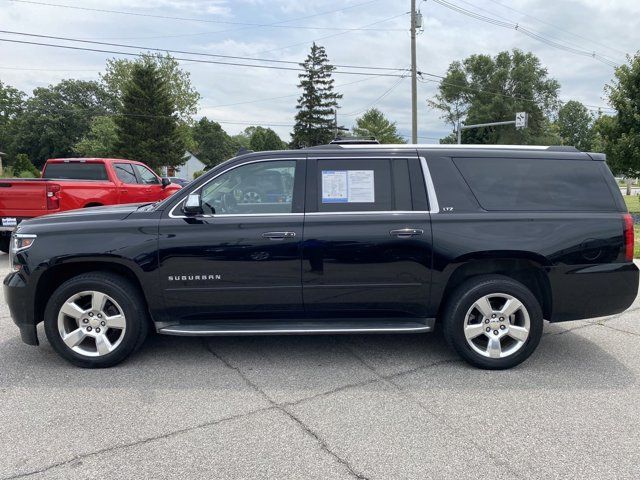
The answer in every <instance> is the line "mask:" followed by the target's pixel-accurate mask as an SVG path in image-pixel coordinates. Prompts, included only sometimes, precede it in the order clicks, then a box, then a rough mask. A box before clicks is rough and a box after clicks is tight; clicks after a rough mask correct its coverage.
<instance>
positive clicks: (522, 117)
mask: <svg viewBox="0 0 640 480" xmlns="http://www.w3.org/2000/svg"><path fill="white" fill-rule="evenodd" d="M528 124H529V114H528V113H527V112H518V113H516V128H526V127H527V125H528Z"/></svg>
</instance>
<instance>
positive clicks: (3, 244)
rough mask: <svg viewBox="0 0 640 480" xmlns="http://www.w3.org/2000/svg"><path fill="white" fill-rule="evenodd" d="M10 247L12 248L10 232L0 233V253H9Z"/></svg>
mask: <svg viewBox="0 0 640 480" xmlns="http://www.w3.org/2000/svg"><path fill="white" fill-rule="evenodd" d="M10 246H11V233H9V232H2V233H0V251H1V252H4V253H9V248H10Z"/></svg>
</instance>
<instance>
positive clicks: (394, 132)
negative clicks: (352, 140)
mask: <svg viewBox="0 0 640 480" xmlns="http://www.w3.org/2000/svg"><path fill="white" fill-rule="evenodd" d="M353 133H354V134H355V135H356V136H359V137H367V136H372V137H375V139H376V140H378V141H379V142H380V143H406V142H405V140H404V138H402V136H401V135H400V134H399V133H398V129H397V128H396V122H392V121H390V120H389V119H388V118H387V117H385V116H384V114H383V113H382V112H381V111H380V110H378V109H377V108H370V109H369V110H367V111H366V112H365V113H364V115H362V116H361V117H358V118H356V124H355V126H354V127H353Z"/></svg>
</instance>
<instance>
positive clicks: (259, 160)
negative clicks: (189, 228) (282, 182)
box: [169, 157, 306, 218]
mask: <svg viewBox="0 0 640 480" xmlns="http://www.w3.org/2000/svg"><path fill="white" fill-rule="evenodd" d="M305 159H306V157H284V158H281V157H272V158H259V159H257V160H250V161H248V162H243V163H240V164H238V165H233V166H231V167H229V168H225V169H224V170H222V171H221V172H220V173H218V174H216V175H214V176H213V177H211V178H210V179H209V180H207V181H206V182H205V183H203V184H202V185H200V186H198V187H196V188H194V189H193V190H191V191H189V193H187V194H186V195H185V196H184V198H182V200H180V201H179V202H178V203H176V204H175V205H174V206H173V207H172V208H171V210H170V211H169V218H194V217H187V216H186V215H174V213H173V212H174V210H175V209H176V208H178V207H179V206H180V205H182V204H183V203H184V202H185V200H186V199H187V198H188V197H189V195H191V194H192V193H195V192H197V191H198V190H202V189H203V188H204V187H205V186H206V185H208V184H209V183H210V182H212V181H213V180H215V179H216V178H218V177H219V176H220V175H223V174H225V173H227V172H230V171H231V170H234V169H236V168H240V167H244V166H245V165H250V164H252V163H260V162H282V161H287V160H293V161H298V160H305ZM280 215H303V213H291V212H290V213H233V214H225V213H222V214H218V215H198V216H197V218H213V217H216V216H220V217H223V216H224V217H264V216H269V217H270V216H280Z"/></svg>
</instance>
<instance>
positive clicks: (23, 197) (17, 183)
mask: <svg viewBox="0 0 640 480" xmlns="http://www.w3.org/2000/svg"><path fill="white" fill-rule="evenodd" d="M179 189H180V186H179V185H175V184H171V182H170V180H169V179H166V178H160V177H158V175H156V174H155V173H154V172H153V170H151V169H150V168H149V167H147V166H146V165H145V164H143V163H140V162H134V161H131V160H122V159H115V158H53V159H51V160H47V163H46V164H45V166H44V169H43V170H42V178H33V179H30V178H26V179H19V178H10V179H0V221H1V223H0V250H1V251H3V252H7V251H8V250H9V242H10V237H11V231H12V230H13V229H14V228H15V227H16V225H17V224H18V223H20V222H21V221H22V220H24V219H27V218H33V217H38V216H40V215H46V214H49V213H56V212H62V211H65V210H74V209H76V208H85V207H97V206H100V205H114V204H119V203H143V202H156V201H158V200H162V199H164V198H167V197H168V196H170V195H172V194H173V193H174V192H176V191H177V190H179Z"/></svg>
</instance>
